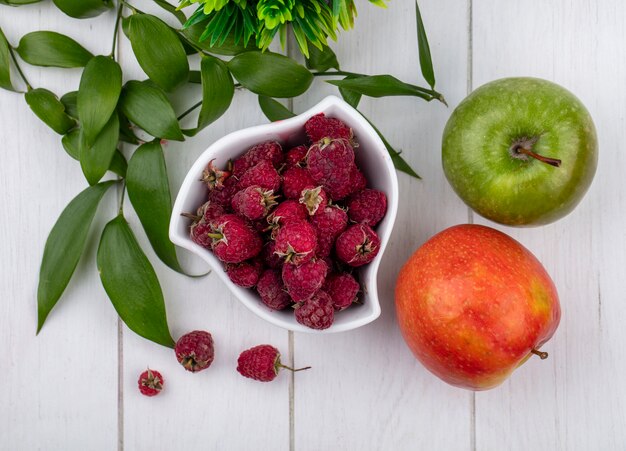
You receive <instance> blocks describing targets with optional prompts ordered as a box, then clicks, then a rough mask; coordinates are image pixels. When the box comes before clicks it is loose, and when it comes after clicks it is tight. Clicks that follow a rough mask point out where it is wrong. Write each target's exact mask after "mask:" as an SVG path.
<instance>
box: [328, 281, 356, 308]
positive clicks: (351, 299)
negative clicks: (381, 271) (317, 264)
mask: <svg viewBox="0 0 626 451" xmlns="http://www.w3.org/2000/svg"><path fill="white" fill-rule="evenodd" d="M323 289H324V291H326V293H328V295H329V296H330V298H331V299H332V301H333V307H335V310H345V309H347V308H348V307H350V306H351V305H352V304H354V303H355V302H356V301H357V300H358V294H359V291H360V290H361V286H360V285H359V282H357V281H356V279H355V278H354V276H352V275H351V274H348V273H345V272H344V273H339V274H331V275H330V276H328V278H327V279H326V281H325V282H324V288H323Z"/></svg>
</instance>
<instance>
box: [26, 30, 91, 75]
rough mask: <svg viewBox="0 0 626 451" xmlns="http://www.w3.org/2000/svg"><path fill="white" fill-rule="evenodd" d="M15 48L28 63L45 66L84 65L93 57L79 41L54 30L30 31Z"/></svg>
mask: <svg viewBox="0 0 626 451" xmlns="http://www.w3.org/2000/svg"><path fill="white" fill-rule="evenodd" d="M15 50H16V51H17V53H18V54H19V55H20V57H22V59H23V60H24V61H26V62H27V63H29V64H33V65H35V66H44V67H45V66H53V67H83V66H85V65H86V64H87V63H88V62H89V60H90V59H91V58H92V57H93V55H92V54H91V53H90V52H89V51H87V50H86V49H85V48H84V47H83V46H82V45H80V44H79V43H78V42H76V41H74V40H73V39H72V38H69V37H67V36H65V35H62V34H60V33H56V32H54V31H33V32H32V33H28V34H27V35H24V36H23V37H22V39H20V44H19V46H18V47H17V49H15Z"/></svg>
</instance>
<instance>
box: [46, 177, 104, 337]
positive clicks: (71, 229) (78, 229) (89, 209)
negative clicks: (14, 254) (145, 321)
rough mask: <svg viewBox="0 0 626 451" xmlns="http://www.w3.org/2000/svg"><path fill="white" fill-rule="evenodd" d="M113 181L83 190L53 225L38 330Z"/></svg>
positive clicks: (60, 291)
mask: <svg viewBox="0 0 626 451" xmlns="http://www.w3.org/2000/svg"><path fill="white" fill-rule="evenodd" d="M114 183H115V182H113V181H110V182H105V183H100V184H98V185H94V186H91V187H89V188H87V189H86V190H84V191H83V192H82V193H80V194H79V195H78V196H76V197H75V198H74V199H73V200H72V201H71V202H70V203H69V204H68V206H67V207H65V210H63V213H61V216H59V219H58V220H57V222H56V224H55V225H54V227H53V228H52V231H51V232H50V235H49V236H48V240H47V241H46V247H45V248H44V251H43V259H42V261H41V269H40V270H39V287H38V289H37V317H38V321H37V333H39V331H40V330H41V327H42V326H43V324H44V322H45V321H46V318H47V317H48V314H49V313H50V311H51V310H52V308H53V307H54V306H55V304H56V303H57V301H58V300H59V298H60V297H61V295H62V294H63V291H65V287H67V284H68V283H69V281H70V279H71V278H72V274H73V273H74V270H75V269H76V265H78V261H79V260H80V256H81V254H82V253H83V249H84V248H85V241H86V240H87V234H88V233H89V228H90V226H91V222H92V221H93V218H94V216H95V214H96V210H97V208H98V204H99V203H100V200H101V199H102V196H104V194H105V193H106V191H107V189H109V187H111V186H112V185H113V184H114Z"/></svg>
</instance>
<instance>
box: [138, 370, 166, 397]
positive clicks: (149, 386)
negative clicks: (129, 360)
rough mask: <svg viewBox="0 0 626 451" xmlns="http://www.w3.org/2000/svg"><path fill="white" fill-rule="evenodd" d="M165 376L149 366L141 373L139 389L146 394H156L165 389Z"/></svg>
mask: <svg viewBox="0 0 626 451" xmlns="http://www.w3.org/2000/svg"><path fill="white" fill-rule="evenodd" d="M164 382H165V381H164V380H163V376H161V373H159V372H158V371H155V370H151V369H150V368H148V369H147V370H146V371H144V372H143V373H141V375H140V376H139V380H138V381H137V384H138V385H139V391H140V392H141V394H142V395H145V396H156V395H158V394H159V393H161V390H163V383H164Z"/></svg>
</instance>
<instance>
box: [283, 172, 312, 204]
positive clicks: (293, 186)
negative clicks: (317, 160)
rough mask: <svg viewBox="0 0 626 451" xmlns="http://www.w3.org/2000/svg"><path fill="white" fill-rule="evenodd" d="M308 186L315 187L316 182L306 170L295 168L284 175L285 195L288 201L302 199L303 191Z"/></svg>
mask: <svg viewBox="0 0 626 451" xmlns="http://www.w3.org/2000/svg"><path fill="white" fill-rule="evenodd" d="M307 186H315V181H314V180H313V178H312V177H311V174H309V171H307V170H306V169H304V168H301V167H298V166H294V167H291V168H289V169H287V170H286V171H285V173H284V174H283V195H284V196H285V198H286V199H295V200H298V199H300V196H301V195H302V190H303V189H304V188H306V187H307Z"/></svg>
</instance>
